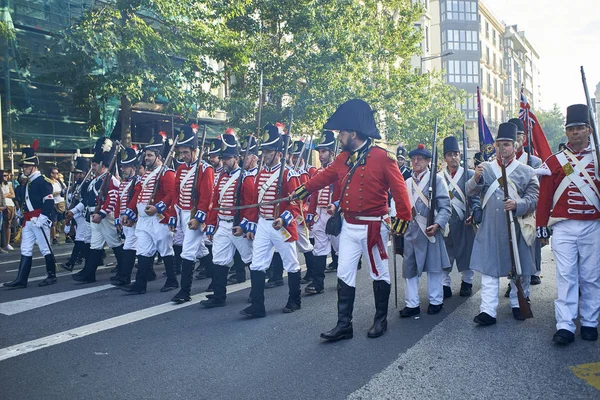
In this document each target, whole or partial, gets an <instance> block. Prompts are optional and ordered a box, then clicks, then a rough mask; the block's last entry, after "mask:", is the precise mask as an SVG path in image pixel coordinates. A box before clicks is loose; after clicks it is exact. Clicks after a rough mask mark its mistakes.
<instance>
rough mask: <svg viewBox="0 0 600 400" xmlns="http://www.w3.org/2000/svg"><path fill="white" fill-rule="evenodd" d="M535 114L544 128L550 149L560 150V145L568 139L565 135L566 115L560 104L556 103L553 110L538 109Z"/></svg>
mask: <svg viewBox="0 0 600 400" xmlns="http://www.w3.org/2000/svg"><path fill="white" fill-rule="evenodd" d="M535 116H536V117H537V119H538V121H539V122H540V125H541V126H542V129H543V130H544V134H546V138H547V139H548V143H549V144H550V149H552V151H558V145H559V144H560V143H566V141H567V137H566V136H565V116H564V114H563V113H562V111H561V110H560V108H559V107H558V104H554V106H553V107H552V109H551V110H539V111H536V113H535Z"/></svg>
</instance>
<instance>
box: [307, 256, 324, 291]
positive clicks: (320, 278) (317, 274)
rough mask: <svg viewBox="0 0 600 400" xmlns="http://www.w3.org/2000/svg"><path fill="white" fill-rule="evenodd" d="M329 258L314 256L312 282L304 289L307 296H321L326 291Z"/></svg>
mask: <svg viewBox="0 0 600 400" xmlns="http://www.w3.org/2000/svg"><path fill="white" fill-rule="evenodd" d="M326 265H327V256H313V272H312V282H311V283H310V284H309V285H308V286H307V287H306V288H305V289H304V291H305V292H306V293H307V294H321V293H323V292H324V291H325V267H326Z"/></svg>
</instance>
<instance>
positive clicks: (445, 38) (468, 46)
mask: <svg viewBox="0 0 600 400" xmlns="http://www.w3.org/2000/svg"><path fill="white" fill-rule="evenodd" d="M477 36H478V35H477V31H463V30H457V29H449V30H447V31H444V32H442V51H446V50H466V51H478V50H479V47H478V44H477V43H478V37H477Z"/></svg>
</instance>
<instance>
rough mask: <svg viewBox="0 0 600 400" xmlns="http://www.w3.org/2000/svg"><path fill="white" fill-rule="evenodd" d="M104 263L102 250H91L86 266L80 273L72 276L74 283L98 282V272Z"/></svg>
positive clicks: (86, 259)
mask: <svg viewBox="0 0 600 400" xmlns="http://www.w3.org/2000/svg"><path fill="white" fill-rule="evenodd" d="M100 262H102V250H98V249H90V251H89V252H88V256H87V257H86V258H85V266H84V267H83V269H82V270H81V271H79V272H78V273H76V274H74V275H71V277H72V278H73V280H74V281H77V282H82V283H92V282H96V270H97V269H98V265H100Z"/></svg>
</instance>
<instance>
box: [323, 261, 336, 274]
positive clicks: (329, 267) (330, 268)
mask: <svg viewBox="0 0 600 400" xmlns="http://www.w3.org/2000/svg"><path fill="white" fill-rule="evenodd" d="M336 271H337V265H333V263H330V264H329V265H327V266H326V267H325V272H327V273H329V272H336Z"/></svg>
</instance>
